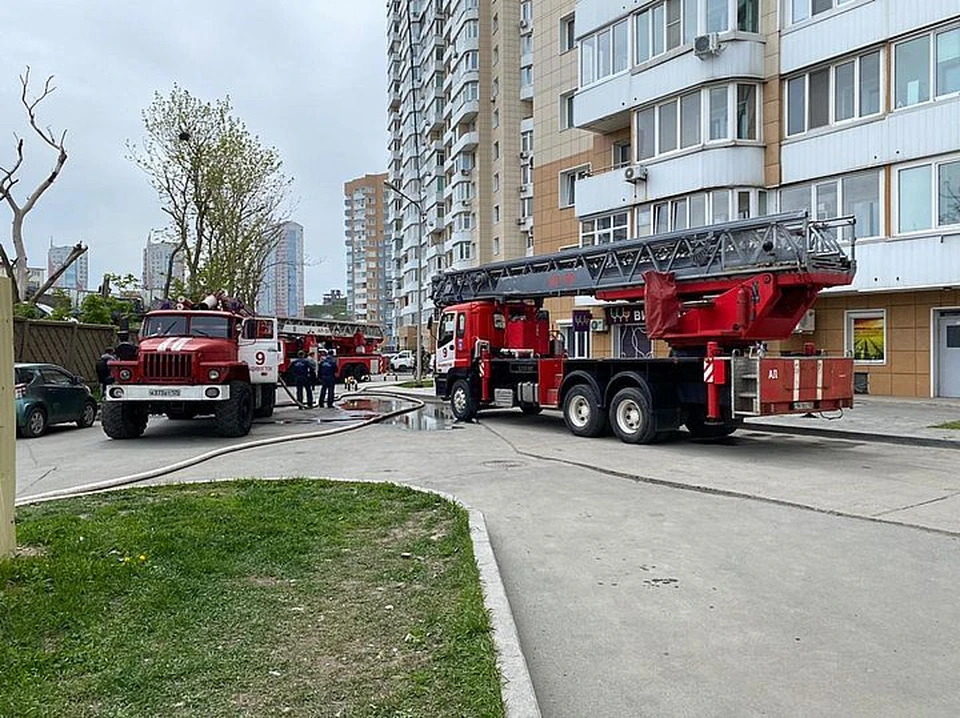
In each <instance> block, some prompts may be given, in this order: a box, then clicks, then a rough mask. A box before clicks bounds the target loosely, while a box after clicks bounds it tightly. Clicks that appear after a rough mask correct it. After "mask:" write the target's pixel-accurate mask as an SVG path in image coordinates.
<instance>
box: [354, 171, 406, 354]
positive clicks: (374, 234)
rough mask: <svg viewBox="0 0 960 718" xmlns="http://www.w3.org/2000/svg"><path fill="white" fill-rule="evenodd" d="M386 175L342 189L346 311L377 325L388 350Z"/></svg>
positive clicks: (390, 323) (390, 325)
mask: <svg viewBox="0 0 960 718" xmlns="http://www.w3.org/2000/svg"><path fill="white" fill-rule="evenodd" d="M386 181H387V175H386V174H385V173H383V174H367V175H364V176H363V177H358V178H357V179H353V180H350V181H349V182H345V183H344V185H343V206H344V235H345V236H346V239H345V241H344V244H345V245H346V259H347V261H346V265H347V292H346V294H347V311H348V312H349V313H350V315H351V316H353V317H354V318H355V319H357V320H358V321H361V322H372V323H374V324H381V325H383V326H384V328H385V334H386V345H387V346H388V347H392V346H394V345H395V342H394V341H393V340H392V332H393V294H392V290H393V287H392V282H391V281H390V278H391V273H392V271H393V238H392V236H388V234H387V203H386V195H387V194H388V191H387V189H386V187H385V186H384V182H386Z"/></svg>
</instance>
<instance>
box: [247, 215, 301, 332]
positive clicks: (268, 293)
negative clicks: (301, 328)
mask: <svg viewBox="0 0 960 718" xmlns="http://www.w3.org/2000/svg"><path fill="white" fill-rule="evenodd" d="M257 311H258V312H260V313H262V314H268V315H273V316H280V317H300V316H303V225H300V224H298V223H296V222H283V223H282V224H281V225H280V239H279V241H278V242H277V244H276V246H274V248H273V249H272V250H271V251H270V257H269V259H268V260H267V266H266V271H265V272H264V276H263V285H262V287H261V289H260V293H259V294H258V295H257Z"/></svg>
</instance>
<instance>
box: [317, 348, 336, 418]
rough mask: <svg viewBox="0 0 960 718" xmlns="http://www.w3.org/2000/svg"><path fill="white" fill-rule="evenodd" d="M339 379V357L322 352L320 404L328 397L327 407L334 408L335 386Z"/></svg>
mask: <svg viewBox="0 0 960 718" xmlns="http://www.w3.org/2000/svg"><path fill="white" fill-rule="evenodd" d="M336 381H337V359H336V357H334V356H333V355H332V354H329V353H327V352H325V351H321V352H320V401H319V404H320V406H323V402H324V398H326V402H327V408H328V409H332V408H333V387H334V384H335V383H336Z"/></svg>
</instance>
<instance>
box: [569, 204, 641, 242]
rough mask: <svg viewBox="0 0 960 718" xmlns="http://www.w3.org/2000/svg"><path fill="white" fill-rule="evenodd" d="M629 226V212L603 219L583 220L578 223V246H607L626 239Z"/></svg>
mask: <svg viewBox="0 0 960 718" xmlns="http://www.w3.org/2000/svg"><path fill="white" fill-rule="evenodd" d="M629 226H630V213H629V212H616V213H614V214H609V215H605V216H603V217H595V218H593V219H585V220H583V221H582V222H581V223H580V246H581V247H589V246H592V245H595V244H609V243H610V242H619V241H621V240H624V239H626V238H627V236H628V233H629Z"/></svg>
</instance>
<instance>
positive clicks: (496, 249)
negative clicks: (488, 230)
mask: <svg viewBox="0 0 960 718" xmlns="http://www.w3.org/2000/svg"><path fill="white" fill-rule="evenodd" d="M493 254H494V256H496V255H498V254H500V238H499V237H494V238H493Z"/></svg>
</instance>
